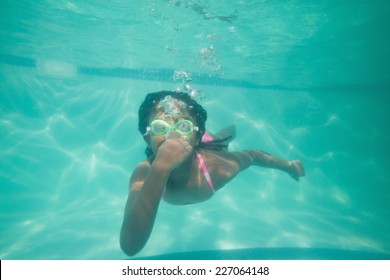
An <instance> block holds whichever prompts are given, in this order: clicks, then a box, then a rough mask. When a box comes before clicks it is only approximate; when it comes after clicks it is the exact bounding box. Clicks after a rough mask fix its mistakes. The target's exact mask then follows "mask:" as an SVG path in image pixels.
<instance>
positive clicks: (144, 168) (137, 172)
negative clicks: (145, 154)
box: [131, 159, 151, 177]
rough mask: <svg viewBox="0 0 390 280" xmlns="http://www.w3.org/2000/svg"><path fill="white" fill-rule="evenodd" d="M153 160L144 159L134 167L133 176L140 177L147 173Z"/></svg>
mask: <svg viewBox="0 0 390 280" xmlns="http://www.w3.org/2000/svg"><path fill="white" fill-rule="evenodd" d="M150 166H151V162H150V161H149V160H147V159H146V160H143V161H141V162H140V163H138V165H137V166H136V167H135V168H134V170H133V173H132V175H131V177H139V176H143V175H145V174H147V173H148V172H149V170H150Z"/></svg>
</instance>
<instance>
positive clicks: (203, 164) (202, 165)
mask: <svg viewBox="0 0 390 280" xmlns="http://www.w3.org/2000/svg"><path fill="white" fill-rule="evenodd" d="M196 156H197V157H198V160H199V164H200V167H201V168H202V171H203V174H204V177H205V178H206V181H207V183H208V184H209V186H210V189H211V190H212V191H213V192H215V189H214V185H213V181H211V178H210V174H209V171H208V170H207V167H206V164H205V163H204V160H203V157H202V156H201V154H199V153H196Z"/></svg>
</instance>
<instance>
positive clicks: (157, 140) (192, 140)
mask: <svg viewBox="0 0 390 280" xmlns="http://www.w3.org/2000/svg"><path fill="white" fill-rule="evenodd" d="M175 101H177V102H175V103H176V104H175V105H174V114H172V111H168V110H167V109H166V108H167V107H166V106H164V104H161V102H160V103H158V104H157V105H156V107H155V110H154V112H153V113H152V114H151V115H150V117H149V124H151V123H152V121H154V120H156V119H160V120H164V121H165V122H167V123H168V124H170V125H172V126H174V125H175V124H177V122H178V121H179V120H183V119H185V120H189V121H191V122H192V123H193V126H194V127H196V126H197V124H196V122H195V121H194V120H193V118H192V117H191V116H190V115H189V113H188V109H187V106H186V105H185V104H183V102H181V101H178V100H175ZM170 108H172V107H170ZM168 137H177V138H179V137H182V135H181V134H180V133H179V132H178V131H176V130H171V131H170V132H168V133H167V134H163V135H155V134H154V133H148V134H147V135H146V136H144V139H145V141H146V143H147V144H148V146H149V148H150V149H151V150H152V151H153V154H154V155H156V154H157V151H158V149H159V147H160V146H161V144H162V143H164V141H165V140H166V139H167V138H168ZM185 137H187V139H188V143H189V144H190V145H191V146H192V147H195V145H196V130H195V129H194V130H193V131H192V133H191V134H190V135H186V136H185Z"/></svg>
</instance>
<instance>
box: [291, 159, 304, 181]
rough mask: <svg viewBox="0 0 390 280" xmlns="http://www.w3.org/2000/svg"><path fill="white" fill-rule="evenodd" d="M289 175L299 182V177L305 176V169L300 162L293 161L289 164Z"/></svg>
mask: <svg viewBox="0 0 390 280" xmlns="http://www.w3.org/2000/svg"><path fill="white" fill-rule="evenodd" d="M288 174H290V176H291V177H292V178H293V179H294V180H295V181H299V177H303V176H305V168H304V167H303V165H302V162H301V161H300V160H293V161H290V162H289V171H288Z"/></svg>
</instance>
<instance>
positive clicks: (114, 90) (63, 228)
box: [0, 0, 390, 259]
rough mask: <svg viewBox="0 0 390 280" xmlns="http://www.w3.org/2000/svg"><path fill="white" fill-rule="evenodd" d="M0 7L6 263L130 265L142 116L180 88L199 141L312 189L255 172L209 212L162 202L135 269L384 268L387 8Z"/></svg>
mask: <svg viewBox="0 0 390 280" xmlns="http://www.w3.org/2000/svg"><path fill="white" fill-rule="evenodd" d="M0 5H1V8H0V14H1V17H0V42H1V44H0V135H1V137H0V192H1V193H0V202H1V204H0V213H1V214H0V217H1V218H0V224H1V229H0V236H1V238H0V257H1V259H123V258H126V256H125V255H124V254H123V253H122V252H121V250H120V248H119V229H120V225H121V222H122V215H123V208H124V204H125V200H126V197H127V184H128V179H129V176H130V174H131V172H132V170H133V168H134V167H135V166H136V165H137V163H138V162H139V161H141V160H142V159H144V153H143V151H144V148H145V144H144V143H143V140H142V137H141V136H140V135H139V133H138V131H137V111H138V106H139V105H140V103H141V101H142V100H143V98H144V96H145V94H146V93H148V92H152V91H158V90H162V89H170V90H173V89H175V88H177V87H181V86H183V85H185V84H189V85H190V87H191V88H192V89H194V90H196V91H198V92H199V96H200V97H202V96H203V97H204V98H203V99H202V98H199V99H200V102H201V104H202V105H203V106H204V107H205V108H206V109H207V111H208V114H209V120H208V122H207V128H208V130H210V131H216V130H218V129H220V128H222V127H224V126H226V125H227V124H230V123H234V124H236V126H237V130H238V134H237V138H236V139H235V141H234V142H233V143H232V146H231V148H232V150H239V149H252V148H253V149H254V148H259V149H262V150H265V151H267V152H270V153H272V154H274V155H277V156H280V157H283V158H286V159H301V160H302V161H303V162H304V164H305V167H306V172H307V176H306V177H305V178H303V179H302V180H301V181H300V182H299V183H296V182H294V181H293V180H291V179H290V178H289V177H288V176H287V175H285V174H282V173H280V172H277V171H272V170H266V169H261V168H251V169H249V170H247V171H245V172H243V173H242V174H240V175H239V176H238V177H237V178H235V179H234V180H233V181H232V182H231V183H229V184H228V185H227V186H226V187H224V189H222V190H221V191H219V192H218V193H217V194H216V195H215V196H214V197H213V198H212V199H211V200H209V201H207V202H205V203H201V204H197V205H189V206H172V205H168V204H165V203H162V204H161V205H160V209H159V213H158V217H157V220H156V224H155V227H154V230H153V233H152V235H151V237H150V240H149V242H148V244H147V245H146V247H145V248H144V250H143V251H141V253H140V254H139V255H138V257H141V258H142V257H144V258H148V257H153V256H160V255H163V254H173V253H175V254H176V253H177V254H178V255H173V256H178V257H180V258H191V256H192V258H207V254H208V256H209V258H214V257H215V258H229V257H224V252H226V256H227V254H228V252H236V253H235V254H233V258H245V257H246V256H245V254H248V252H250V254H252V253H253V252H257V250H260V251H261V252H262V253H253V254H252V255H251V256H253V258H256V256H257V257H258V258H267V256H268V257H270V258H272V257H274V258H278V259H279V258H283V257H285V258H290V257H291V258H294V257H297V258H299V256H302V255H300V254H299V252H308V251H310V250H317V249H318V248H321V249H318V250H319V251H317V252H319V255H321V254H320V253H321V252H323V251H321V250H325V251H326V250H328V251H326V252H331V253H330V254H328V255H326V254H325V255H326V256H327V257H328V258H337V255H338V254H340V253H339V252H341V251H343V250H344V251H353V252H355V253H354V254H353V255H348V254H347V255H344V256H351V258H360V257H361V258H364V257H365V256H367V254H382V256H383V257H384V258H386V256H387V258H388V256H389V254H390V223H389V217H390V207H389V203H390V188H389V187H390V180H389V176H388V170H390V166H389V162H388V156H389V148H388V143H389V142H390V141H389V140H390V139H389V138H390V136H389V125H388V120H389V119H390V118H389V117H390V116H389V105H388V104H389V101H390V100H389V99H390V98H389V93H390V64H389V61H390V51H389V50H390V44H389V40H388V35H387V33H388V30H389V27H390V23H389V20H388V18H387V15H388V14H389V12H390V11H389V10H390V8H389V5H388V4H387V2H386V1H363V0H357V1H341V2H340V1H336V0H334V1H249V0H242V1H238V0H235V1H227V0H226V1H162V0H161V1H159V0H149V1H123V0H121V1H119V0H117V1H110V2H107V1H89V0H88V1H58V0H57V1H54V0H39V1H34V3H33V2H31V1H10V0H3V1H2V2H1V4H0ZM180 73H181V74H180ZM190 80H191V82H190ZM278 248H284V249H280V250H279V249H278ZM273 249H274V250H276V251H277V252H279V253H275V251H273V252H274V253H267V252H270V251H267V250H273ZM230 250H234V251H230ZM245 250H246V251H245ZM278 250H279V251H278ZM302 250H303V251H302ZM198 251H208V252H209V253H205V254H206V256H205V255H204V254H203V255H202V254H200V255H199V254H198V253H196V252H198ZM212 252H214V253H212ZM215 252H218V254H216V253H215ZM237 252H238V253H237ZM294 252H295V253H294ZM356 252H357V253H356ZM183 254H184V255H183ZM250 254H249V255H250ZM199 256H201V257H199ZM202 256H203V257H202ZM230 256H232V255H230ZM303 256H306V257H307V258H310V257H316V256H318V255H315V254H314V255H313V254H306V255H305V254H303ZM322 256H324V255H322ZM173 258H174V257H173Z"/></svg>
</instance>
